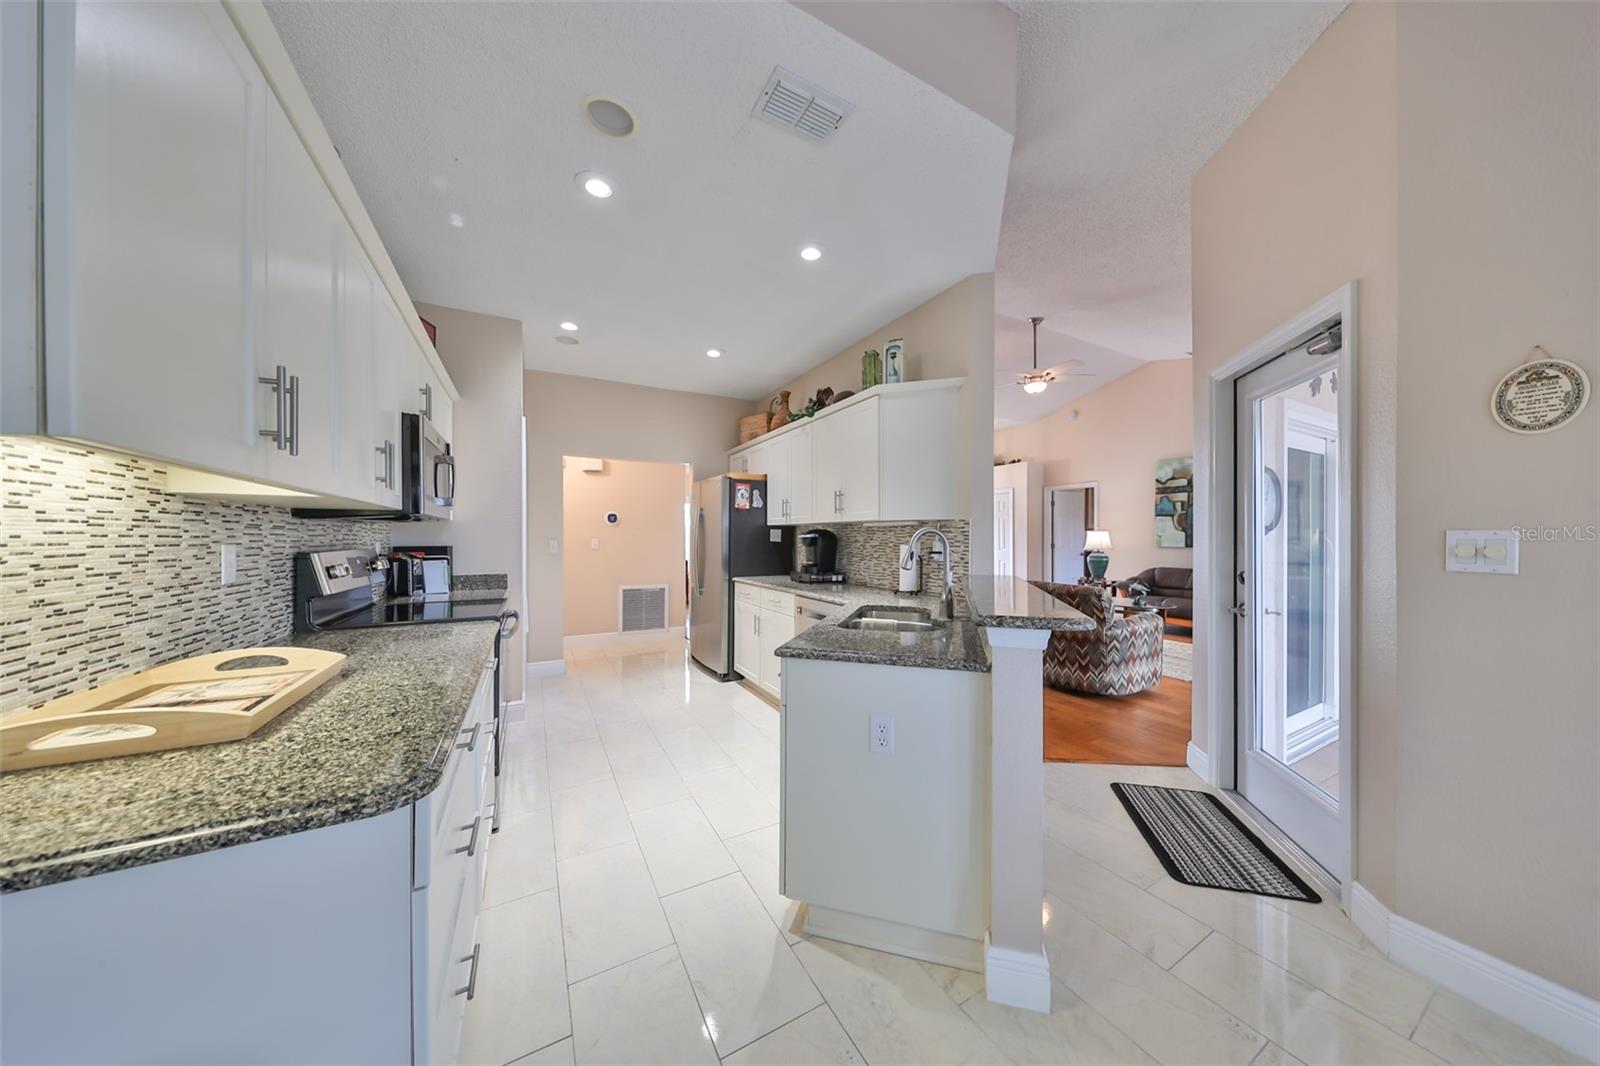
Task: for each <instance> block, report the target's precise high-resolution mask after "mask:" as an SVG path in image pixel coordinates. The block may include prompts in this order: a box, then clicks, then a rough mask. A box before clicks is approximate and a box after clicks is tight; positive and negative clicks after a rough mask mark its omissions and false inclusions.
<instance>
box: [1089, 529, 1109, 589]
mask: <svg viewBox="0 0 1600 1066" xmlns="http://www.w3.org/2000/svg"><path fill="white" fill-rule="evenodd" d="M1083 550H1084V551H1086V552H1088V553H1089V554H1088V562H1089V577H1090V578H1091V579H1093V580H1095V581H1104V580H1105V579H1106V567H1108V566H1110V565H1111V556H1109V555H1107V554H1106V552H1108V551H1110V550H1111V534H1110V533H1107V532H1106V531H1105V530H1103V529H1091V530H1089V532H1088V533H1086V534H1084V537H1083Z"/></svg>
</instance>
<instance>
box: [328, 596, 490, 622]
mask: <svg viewBox="0 0 1600 1066" xmlns="http://www.w3.org/2000/svg"><path fill="white" fill-rule="evenodd" d="M505 609H506V603H505V601H504V600H390V601H388V602H386V603H375V604H373V605H372V609H371V610H370V611H365V610H363V611H355V612H353V613H351V614H347V615H345V616H343V617H342V618H336V619H334V620H333V621H331V622H325V623H323V625H322V628H323V629H371V628H373V627H375V626H410V625H422V624H425V623H429V622H481V621H490V622H492V621H494V620H495V619H496V618H499V617H500V615H501V614H502V613H504V611H505Z"/></svg>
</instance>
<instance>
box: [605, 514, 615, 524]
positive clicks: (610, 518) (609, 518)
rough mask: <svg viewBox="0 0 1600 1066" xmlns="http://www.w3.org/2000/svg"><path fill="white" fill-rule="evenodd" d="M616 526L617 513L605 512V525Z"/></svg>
mask: <svg viewBox="0 0 1600 1066" xmlns="http://www.w3.org/2000/svg"><path fill="white" fill-rule="evenodd" d="M616 524H617V512H615V511H607V512H606V525H608V526H614V525H616Z"/></svg>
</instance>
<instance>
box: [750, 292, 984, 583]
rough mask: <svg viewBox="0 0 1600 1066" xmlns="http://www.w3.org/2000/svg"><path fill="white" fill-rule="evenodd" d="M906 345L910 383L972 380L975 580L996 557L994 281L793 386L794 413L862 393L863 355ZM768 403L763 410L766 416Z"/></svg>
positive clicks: (968, 451)
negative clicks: (819, 400)
mask: <svg viewBox="0 0 1600 1066" xmlns="http://www.w3.org/2000/svg"><path fill="white" fill-rule="evenodd" d="M894 337H900V338H902V341H903V343H904V344H905V378H906V380H907V381H933V380H936V379H938V378H966V379H967V383H966V384H965V385H964V386H962V389H961V416H960V418H961V425H960V426H959V427H957V428H958V430H959V431H960V433H961V435H962V436H961V442H962V448H961V454H962V455H964V456H966V457H967V469H966V471H965V476H964V477H963V479H962V506H963V510H964V511H965V513H966V516H967V518H968V519H969V520H970V521H971V523H972V531H971V532H972V558H973V559H974V560H977V561H978V564H977V566H976V567H975V570H974V572H975V573H977V572H983V571H986V570H987V569H988V568H989V566H990V565H991V563H990V560H992V559H993V557H994V527H993V514H992V511H991V506H992V502H993V500H994V496H993V474H992V473H991V468H992V466H993V459H992V457H991V456H990V454H989V438H990V434H991V433H992V432H993V428H992V427H993V426H994V275H993V274H973V275H972V276H970V277H967V278H965V279H963V280H961V281H958V282H957V283H956V284H954V285H952V286H950V288H948V289H946V290H945V291H944V292H941V293H940V294H939V295H937V296H935V297H933V298H932V299H930V300H928V301H927V302H926V303H923V304H922V305H921V306H919V307H917V308H915V309H914V310H912V311H909V312H907V313H906V314H904V315H901V316H900V317H899V318H897V319H895V320H894V321H893V322H890V323H889V324H887V325H886V326H884V327H883V328H881V329H877V330H874V331H873V332H872V333H871V334H869V335H868V336H865V337H862V338H861V339H860V340H858V341H856V342H855V343H854V344H852V345H849V346H848V347H846V348H845V349H844V350H843V351H841V352H838V353H837V354H835V355H833V356H830V357H829V358H827V359H825V360H823V361H822V362H821V363H818V364H817V365H816V366H815V367H813V368H812V369H811V370H808V371H807V372H806V373H804V374H802V375H800V376H799V377H798V378H795V379H794V380H793V381H791V382H789V383H788V384H787V385H785V386H783V387H784V388H786V389H788V390H789V391H790V392H791V393H792V395H791V396H790V397H789V406H790V407H791V408H792V409H793V410H796V411H798V410H799V409H800V408H802V407H804V406H805V403H806V400H807V399H808V398H810V397H811V396H814V395H816V392H817V390H818V389H820V388H822V387H824V386H828V387H831V388H832V389H833V390H834V391H835V392H844V391H845V390H846V389H849V390H851V391H859V390H860V388H861V353H862V352H864V351H866V350H867V349H868V348H876V349H877V350H878V351H879V352H880V353H881V352H882V351H883V346H884V345H885V344H886V343H888V342H889V341H890V340H891V339H892V338H894ZM766 409H767V402H766V401H765V400H764V401H762V403H761V404H760V405H759V407H758V410H762V411H765V410H766Z"/></svg>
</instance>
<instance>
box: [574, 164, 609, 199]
mask: <svg viewBox="0 0 1600 1066" xmlns="http://www.w3.org/2000/svg"><path fill="white" fill-rule="evenodd" d="M573 181H575V182H576V183H577V185H578V188H580V189H582V190H583V191H584V192H586V193H588V194H589V195H590V196H593V197H594V198H595V199H596V200H608V199H610V198H611V193H612V192H613V191H614V190H613V189H612V188H611V182H609V181H607V180H606V179H605V178H603V177H601V176H600V175H599V174H596V173H595V172H594V171H592V170H585V171H581V172H579V174H578V175H577V177H575V178H573Z"/></svg>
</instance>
